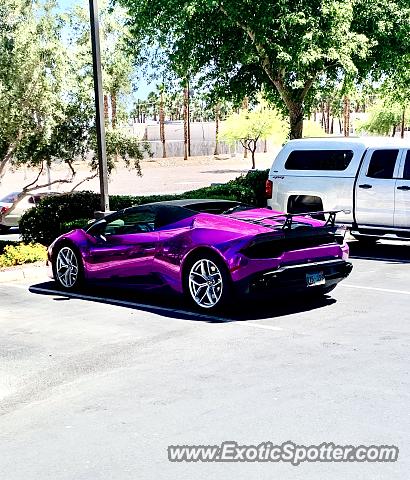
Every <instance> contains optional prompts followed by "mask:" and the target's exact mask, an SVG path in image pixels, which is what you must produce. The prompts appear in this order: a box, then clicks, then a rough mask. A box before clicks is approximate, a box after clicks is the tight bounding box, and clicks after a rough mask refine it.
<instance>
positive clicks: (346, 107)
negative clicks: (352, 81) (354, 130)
mask: <svg viewBox="0 0 410 480" xmlns="http://www.w3.org/2000/svg"><path fill="white" fill-rule="evenodd" d="M343 119H344V121H343V135H344V136H345V137H348V136H349V135H350V100H349V98H348V96H347V95H346V96H345V98H344V101H343Z"/></svg>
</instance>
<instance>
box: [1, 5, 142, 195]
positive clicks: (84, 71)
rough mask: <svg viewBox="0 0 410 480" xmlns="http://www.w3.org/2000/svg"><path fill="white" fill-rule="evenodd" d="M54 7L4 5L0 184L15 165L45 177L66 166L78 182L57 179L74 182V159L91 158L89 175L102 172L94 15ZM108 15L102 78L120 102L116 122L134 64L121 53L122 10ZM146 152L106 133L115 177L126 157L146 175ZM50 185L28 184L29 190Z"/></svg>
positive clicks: (128, 140) (132, 140)
mask: <svg viewBox="0 0 410 480" xmlns="http://www.w3.org/2000/svg"><path fill="white" fill-rule="evenodd" d="M55 6H56V4H55V2H54V1H53V0H50V1H45V2H43V1H42V0H34V1H32V2H28V1H26V0H4V1H3V2H2V3H1V5H0V181H1V178H2V176H3V175H4V173H5V172H6V169H7V168H8V167H9V166H10V165H22V164H25V165H28V166H30V167H38V168H39V170H40V171H41V170H42V169H43V168H44V166H45V165H46V164H51V163H52V162H61V161H63V162H65V163H66V164H68V166H69V168H70V170H71V173H72V176H71V178H64V179H53V181H54V183H58V182H64V183H68V182H70V181H74V177H75V169H74V163H73V162H74V160H77V159H81V160H82V161H88V159H89V158H91V162H90V164H89V167H90V170H91V172H90V177H91V176H92V175H96V174H97V170H98V161H97V158H96V155H95V154H94V155H93V156H91V157H89V152H90V151H91V152H96V134H95V107H94V92H93V77H92V68H91V58H92V57H91V50H90V35H89V17H88V15H89V14H88V9H78V11H79V12H80V14H79V15H77V16H76V15H74V14H73V15H70V16H64V15H62V14H60V13H55V11H54V9H55ZM109 10H110V9H109V7H108V6H107V4H105V5H104V8H103V13H104V15H103V17H104V18H103V21H102V28H101V36H102V38H103V43H104V45H105V48H104V52H103V53H104V66H105V67H106V71H105V72H104V73H105V75H104V79H105V81H106V84H105V88H106V91H108V92H109V93H110V95H111V97H115V101H114V100H113V101H112V105H111V107H112V108H111V110H112V112H113V114H114V111H115V112H116V113H115V114H116V116H118V112H117V100H118V99H119V98H122V97H121V96H122V95H124V94H125V93H127V92H129V91H130V90H131V80H132V79H131V70H132V65H131V60H130V57H129V56H127V55H126V53H125V52H124V48H123V47H124V41H125V38H126V36H127V32H126V30H125V26H124V23H125V14H124V11H123V9H121V8H120V7H115V8H114V9H113V10H112V12H111V13H110V12H109ZM75 11H77V10H76V9H75ZM81 15H82V17H81ZM69 22H71V23H70V26H71V27H72V28H71V29H70V31H69V35H71V34H73V35H74V38H73V39H72V43H71V45H70V48H67V46H66V45H65V43H66V42H67V40H66V39H65V41H64V42H63V41H62V36H63V34H64V35H65V36H67V31H66V30H64V28H65V27H66V26H67V23H69ZM127 62H128V63H127ZM117 97H118V99H117ZM118 102H119V103H120V100H118ZM118 109H120V107H119V106H118ZM116 118H117V117H116ZM112 126H114V119H113V121H112ZM145 153H149V150H148V146H147V144H146V143H143V142H138V141H137V140H136V139H135V138H133V137H130V136H129V135H127V134H126V133H125V132H119V131H111V130H109V131H107V157H108V163H109V170H110V171H111V169H112V168H113V166H114V163H115V161H116V160H117V159H123V160H125V162H126V163H127V165H128V166H129V167H134V168H135V169H136V173H137V175H141V168H140V164H139V161H140V160H141V159H142V158H143V156H144V154H145ZM44 186H45V184H44V185H41V184H39V183H38V182H34V183H32V184H30V185H29V187H30V189H31V190H34V189H36V188H40V187H44ZM27 188H28V186H27Z"/></svg>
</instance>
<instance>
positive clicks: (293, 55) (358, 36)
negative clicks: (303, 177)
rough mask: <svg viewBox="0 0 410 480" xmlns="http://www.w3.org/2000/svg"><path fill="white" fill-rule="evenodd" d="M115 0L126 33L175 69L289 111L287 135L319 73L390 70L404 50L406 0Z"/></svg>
mask: <svg viewBox="0 0 410 480" xmlns="http://www.w3.org/2000/svg"><path fill="white" fill-rule="evenodd" d="M117 1H118V2H120V3H121V4H122V5H124V6H125V7H126V8H127V9H128V12H129V24H130V28H131V30H130V31H131V34H132V36H133V38H134V39H135V40H136V41H137V42H138V43H139V42H141V41H142V40H145V42H146V46H147V49H148V50H149V49H152V48H153V47H155V46H159V47H160V48H159V50H160V53H161V52H162V53H163V55H162V56H165V57H166V58H167V59H168V61H169V64H170V66H171V67H172V68H173V69H174V71H176V72H188V73H189V74H190V77H191V78H193V77H194V76H195V75H201V77H202V79H203V81H204V83H205V84H207V85H208V86H209V88H210V89H214V90H215V91H216V92H217V95H218V96H219V97H220V96H221V93H223V94H224V95H225V97H229V98H236V100H237V101H238V102H239V101H240V99H242V98H244V96H245V95H250V96H251V95H252V94H254V93H255V92H257V91H259V90H260V89H261V87H263V89H264V91H265V93H266V96H267V97H268V98H270V99H271V100H272V101H274V102H276V105H278V106H279V107H280V108H281V109H284V110H286V112H287V114H288V115H289V120H290V138H299V137H301V136H302V125H303V117H304V113H305V107H306V105H307V104H308V103H309V102H310V100H311V97H312V96H313V93H314V90H315V89H316V88H319V87H320V80H321V79H322V77H332V78H336V77H337V76H338V75H340V73H341V72H345V73H347V74H348V75H349V76H350V77H351V78H354V77H355V76H356V75H357V74H358V72H360V73H361V74H362V75H364V76H365V75H366V74H368V73H369V72H370V73H372V74H375V73H377V74H380V72H381V71H386V70H387V69H390V70H391V69H392V68H394V65H395V63H396V58H395V56H396V50H397V43H398V42H399V41H400V42H401V43H400V47H399V49H400V51H409V38H410V34H409V29H410V22H409V11H410V10H409V6H408V1H407V0H391V1H389V2H385V0H374V2H369V1H368V0H356V1H353V0H305V1H303V2H295V1H293V0H284V1H281V2H277V1H276V0H263V1H258V2H254V1H251V0H242V1H235V0H201V1H200V0H191V1H188V2H187V1H185V0H157V1H155V2H152V1H151V0H140V1H138V2H137V1H135V0H117ZM375 12H376V13H375ZM378 26H379V27H380V26H382V27H383V28H381V29H380V28H379V29H378ZM379 30H382V31H383V32H381V31H379ZM406 35H407V36H406ZM160 56H161V55H160ZM381 57H384V60H381ZM162 60H163V59H162Z"/></svg>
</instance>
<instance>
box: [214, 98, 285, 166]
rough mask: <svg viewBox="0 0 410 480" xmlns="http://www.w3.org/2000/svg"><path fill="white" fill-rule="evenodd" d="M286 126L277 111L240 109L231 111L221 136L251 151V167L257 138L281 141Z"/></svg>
mask: <svg viewBox="0 0 410 480" xmlns="http://www.w3.org/2000/svg"><path fill="white" fill-rule="evenodd" d="M287 133H288V132H287V128H286V125H285V123H284V122H283V120H282V119H281V118H280V116H279V115H278V113H277V112H276V111H274V110H271V109H268V108H263V107H262V108H258V109H257V110H253V111H247V110H241V111H240V112H239V113H233V114H232V115H231V116H230V117H228V118H227V119H226V121H225V122H224V123H223V126H222V132H221V137H222V138H223V139H225V140H226V141H227V142H229V143H235V142H238V141H239V142H240V143H241V145H242V146H243V148H244V149H245V150H246V151H249V152H250V153H251V158H252V169H253V170H254V169H255V168H256V165H255V152H256V148H257V143H258V140H266V139H267V138H269V137H272V136H273V137H274V138H275V140H276V141H277V142H278V143H279V142H280V143H282V142H283V141H284V139H285V138H286V136H287Z"/></svg>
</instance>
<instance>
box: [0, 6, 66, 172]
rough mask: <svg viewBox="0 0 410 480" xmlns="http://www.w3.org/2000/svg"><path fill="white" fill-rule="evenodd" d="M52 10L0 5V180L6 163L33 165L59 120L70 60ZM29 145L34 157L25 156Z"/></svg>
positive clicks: (61, 114) (36, 163)
mask: <svg viewBox="0 0 410 480" xmlns="http://www.w3.org/2000/svg"><path fill="white" fill-rule="evenodd" d="M52 7H53V5H52V3H50V2H49V3H45V4H43V3H41V2H39V1H33V2H27V1H25V0H2V2H1V5H0V179H1V177H2V176H3V175H4V173H5V169H6V166H7V164H8V163H11V162H15V163H19V162H22V161H24V162H25V163H29V164H31V165H38V164H39V161H40V159H39V156H38V155H37V149H42V148H43V146H44V145H45V144H47V143H48V142H49V141H50V138H51V136H52V131H53V129H54V128H55V126H56V124H58V123H59V122H60V120H61V119H62V118H63V117H64V110H65V104H64V101H63V97H62V92H63V91H64V90H65V88H66V87H67V78H68V77H69V68H70V62H69V60H67V58H66V53H65V51H64V48H63V45H62V43H61V41H60V35H61V24H60V23H59V21H58V18H57V17H56V16H55V15H53V14H52ZM33 146H34V152H33V155H30V156H28V157H27V155H24V152H29V151H30V150H31V148H32V147H33Z"/></svg>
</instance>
